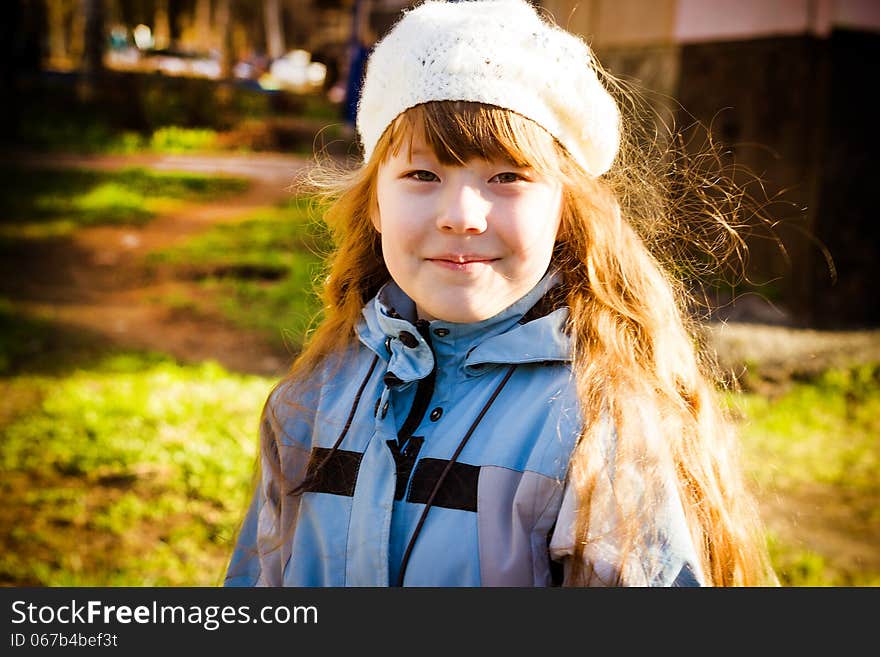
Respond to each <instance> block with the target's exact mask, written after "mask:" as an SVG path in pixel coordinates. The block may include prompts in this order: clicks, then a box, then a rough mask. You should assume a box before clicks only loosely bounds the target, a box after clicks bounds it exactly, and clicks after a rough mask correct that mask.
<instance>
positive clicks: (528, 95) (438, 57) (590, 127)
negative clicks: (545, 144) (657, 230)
mask: <svg viewBox="0 0 880 657" xmlns="http://www.w3.org/2000/svg"><path fill="white" fill-rule="evenodd" d="M593 62H594V59H593V54H592V52H591V51H590V48H589V46H587V44H586V43H584V41H582V40H581V39H580V38H578V37H577V36H575V35H573V34H571V33H569V32H566V31H565V30H563V29H561V28H559V27H557V26H555V25H553V24H551V23H549V22H547V21H545V20H543V19H542V18H541V17H540V16H538V14H537V13H536V11H535V9H534V8H533V7H532V6H531V5H530V4H529V3H528V2H526V1H525V0H462V1H459V2H443V1H434V0H428V1H427V2H424V3H423V4H421V5H419V6H417V7H415V8H414V9H410V10H408V11H406V12H405V13H404V14H403V17H402V18H401V19H400V20H399V21H398V22H397V24H396V25H394V27H393V28H392V29H391V30H390V31H389V32H388V33H387V34H386V35H385V36H384V37H383V38H382V39H381V40H380V41H379V42H378V43H377V44H376V45H375V47H374V49H373V51H372V53H371V54H370V57H369V60H368V61H367V70H366V75H365V77H364V81H363V86H362V91H361V97H360V101H359V103H358V112H357V129H358V133H359V135H360V139H361V143H362V145H363V151H364V160H365V161H366V160H369V158H370V156H371V154H372V152H373V149H374V148H375V146H376V143H377V142H378V141H379V138H380V137H381V136H382V133H383V132H384V131H385V129H386V128H387V127H388V126H389V125H390V124H391V123H392V122H393V121H394V119H395V118H397V116H399V115H400V114H401V113H403V112H404V111H405V110H407V109H409V108H411V107H414V106H416V105H419V104H421V103H426V102H428V101H435V100H463V101H473V102H479V103H485V104H488V105H495V106H498V107H502V108H504V109H508V110H512V111H513V112H516V113H517V114H520V115H522V116H524V117H526V118H528V119H531V120H532V121H534V122H535V123H537V124H539V125H540V126H542V127H543V128H544V129H545V130H547V132H549V133H550V134H551V135H553V136H554V137H555V138H556V139H557V140H558V141H559V142H560V143H561V144H562V145H563V146H564V147H565V148H566V149H567V150H568V152H569V153H570V154H571V156H572V157H573V158H574V159H575V161H577V162H578V163H579V164H580V165H581V166H582V167H583V168H584V169H585V170H586V171H587V172H588V173H590V174H592V175H594V176H600V175H602V174H603V173H605V172H606V171H607V170H608V169H609V168H610V167H611V163H612V162H613V161H614V157H615V156H616V154H617V148H618V140H619V121H620V116H619V112H618V109H617V105H616V103H615V102H614V99H613V98H612V97H611V95H610V94H609V93H608V91H607V90H606V89H605V88H604V87H603V86H602V83H601V82H600V81H599V79H598V77H597V76H596V70H595V68H594V63H593Z"/></svg>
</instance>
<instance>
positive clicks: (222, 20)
mask: <svg viewBox="0 0 880 657" xmlns="http://www.w3.org/2000/svg"><path fill="white" fill-rule="evenodd" d="M232 23H233V21H232V3H231V0H218V2H217V12H216V15H215V18H214V34H216V35H217V45H218V47H219V49H220V77H221V78H229V77H232V66H233V65H234V63H235V53H234V52H233V49H232Z"/></svg>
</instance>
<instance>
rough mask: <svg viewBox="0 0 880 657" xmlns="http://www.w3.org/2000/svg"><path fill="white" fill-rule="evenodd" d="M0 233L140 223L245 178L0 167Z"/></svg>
mask: <svg viewBox="0 0 880 657" xmlns="http://www.w3.org/2000/svg"><path fill="white" fill-rule="evenodd" d="M0 175H2V177H3V183H4V184H3V188H2V190H0V239H3V238H5V239H7V240H8V239H18V238H26V237H50V236H57V235H65V234H69V233H70V232H72V231H73V230H75V229H77V228H79V227H83V226H95V225H119V224H124V225H139V224H143V223H146V222H147V221H149V220H150V219H152V218H153V217H155V216H156V215H157V214H158V213H161V212H168V211H170V210H172V209H174V208H179V207H181V205H182V204H183V203H186V202H195V201H214V200H217V199H218V198H224V197H228V196H230V195H232V194H235V193H240V192H242V191H243V190H244V189H246V188H247V186H248V182H247V181H246V180H243V179H239V178H220V177H212V176H206V175H201V174H192V173H160V172H152V171H147V170H145V169H140V168H129V169H123V170H120V171H112V172H111V171H96V170H90V169H63V170H60V169H59V170H54V169H46V170H43V169H40V170H26V169H21V168H12V167H8V166H7V167H4V168H3V169H2V170H0Z"/></svg>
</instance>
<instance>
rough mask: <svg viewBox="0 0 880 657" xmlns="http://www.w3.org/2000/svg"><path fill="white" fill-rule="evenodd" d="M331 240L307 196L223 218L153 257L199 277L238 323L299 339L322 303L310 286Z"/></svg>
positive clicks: (275, 336) (278, 338) (281, 339)
mask: <svg viewBox="0 0 880 657" xmlns="http://www.w3.org/2000/svg"><path fill="white" fill-rule="evenodd" d="M327 247H328V241H327V236H326V234H325V233H324V232H323V230H322V229H321V228H320V227H319V226H318V225H317V224H316V223H315V222H314V221H313V217H312V213H311V211H310V205H309V200H308V199H306V198H298V199H294V200H293V201H291V202H288V203H284V204H281V205H278V206H276V207H270V208H265V209H264V210H262V211H260V212H257V213H255V214H254V215H253V216H251V217H249V218H248V219H247V220H245V221H241V222H236V223H235V224H226V225H222V224H221V225H217V226H215V227H213V228H211V229H210V230H209V231H207V232H206V233H204V234H202V235H199V236H197V237H195V238H192V239H190V240H189V241H187V242H186V243H184V244H182V245H181V246H178V247H174V248H172V249H166V250H162V251H158V252H155V253H153V254H152V260H153V262H156V263H159V262H162V263H171V264H174V265H175V266H177V267H179V268H180V270H181V272H182V273H184V274H185V275H186V276H187V277H192V278H196V279H197V280H199V281H201V285H202V286H203V288H204V289H206V290H208V291H210V292H211V297H212V298H214V299H216V300H217V301H216V303H217V304H218V307H219V309H220V311H221V312H222V313H223V314H224V316H225V317H226V318H227V319H229V320H230V321H232V322H233V323H234V324H235V325H237V326H240V327H242V328H247V329H256V330H259V331H262V332H263V333H265V334H266V335H267V336H269V337H270V339H272V340H275V341H276V342H284V343H286V344H288V345H291V346H298V345H300V344H301V343H302V339H303V335H304V332H305V331H306V330H307V328H308V326H309V324H310V322H311V320H312V318H313V317H315V315H316V313H317V312H318V310H319V305H318V300H317V298H316V297H315V295H314V294H312V293H311V290H312V283H313V281H314V279H315V277H316V276H317V275H318V273H319V272H320V269H321V264H322V262H323V253H325V252H326V249H327ZM176 303H177V304H180V303H181V300H180V299H178V300H177V301H176Z"/></svg>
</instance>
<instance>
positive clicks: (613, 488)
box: [549, 429, 704, 586]
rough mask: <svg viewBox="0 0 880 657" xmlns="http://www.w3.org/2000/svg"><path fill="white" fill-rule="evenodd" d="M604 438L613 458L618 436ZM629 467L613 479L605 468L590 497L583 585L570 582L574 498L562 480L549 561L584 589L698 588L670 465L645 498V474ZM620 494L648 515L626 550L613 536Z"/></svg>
mask: <svg viewBox="0 0 880 657" xmlns="http://www.w3.org/2000/svg"><path fill="white" fill-rule="evenodd" d="M608 433H609V434H610V440H609V439H606V440H607V442H608V443H609V444H611V445H612V446H611V447H610V453H608V454H606V456H610V457H611V458H613V451H614V447H613V443H615V442H616V434H615V431H614V430H613V429H612V430H611V431H609V432H608ZM639 468H640V466H636V465H632V466H630V467H625V468H624V469H623V470H618V471H617V472H616V473H615V477H616V479H615V478H614V477H612V476H611V475H610V474H609V471H608V470H607V469H605V470H603V471H602V473H600V475H599V479H598V481H597V482H596V486H595V488H594V490H593V494H592V497H591V499H590V520H589V527H588V536H587V543H586V545H585V548H584V553H583V559H584V562H585V563H584V566H585V568H584V569H583V572H584V573H585V578H586V579H585V581H577V582H575V581H573V578H572V575H571V573H572V559H573V558H574V556H573V555H574V540H575V531H574V526H575V520H576V517H577V506H578V505H577V499H576V498H577V495H576V493H575V490H574V486H573V485H572V484H571V483H570V482H566V486H565V490H564V492H563V499H562V503H561V506H560V509H559V514H558V516H557V520H556V525H555V528H554V531H553V534H552V535H551V539H550V545H549V548H550V558H551V559H552V560H554V561H556V562H559V563H561V564H562V566H563V573H564V579H563V582H564V583H565V584H575V585H585V586H608V585H623V586H702V585H704V578H703V576H702V573H701V570H700V566H699V563H700V562H699V560H698V558H697V552H696V549H695V547H694V543H693V540H692V538H691V533H690V530H689V528H688V524H687V521H686V518H685V513H684V508H683V506H682V502H681V498H680V496H679V494H678V490H677V487H676V485H675V480H674V476H673V474H672V469H671V465H667V466H666V467H665V469H663V470H662V471H663V472H666V473H667V475H666V476H664V477H662V478H661V480H662V482H661V484H660V485H659V486H658V487H657V490H653V491H652V493H651V495H650V496H647V495H645V490H644V488H645V486H644V480H643V479H642V477H643V471H641V470H640V469H639ZM620 495H636V496H638V497H639V504H641V505H642V506H643V507H644V508H645V509H646V510H647V511H648V512H646V513H644V514H643V518H644V521H643V524H642V527H643V536H642V537H641V538H642V542H641V543H640V545H639V546H638V547H634V548H630V549H627V548H626V547H625V546H624V545H623V544H622V539H621V538H620V537H619V535H618V534H617V533H616V529H617V528H618V526H619V522H620V510H619V506H618V504H617V503H616V499H617V497H618V496H620Z"/></svg>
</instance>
